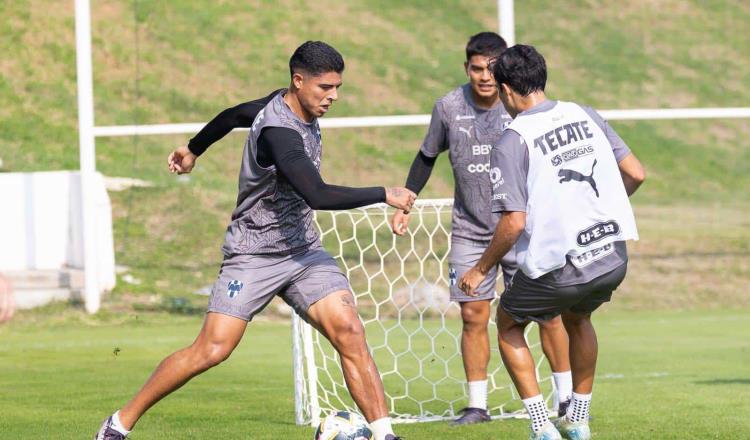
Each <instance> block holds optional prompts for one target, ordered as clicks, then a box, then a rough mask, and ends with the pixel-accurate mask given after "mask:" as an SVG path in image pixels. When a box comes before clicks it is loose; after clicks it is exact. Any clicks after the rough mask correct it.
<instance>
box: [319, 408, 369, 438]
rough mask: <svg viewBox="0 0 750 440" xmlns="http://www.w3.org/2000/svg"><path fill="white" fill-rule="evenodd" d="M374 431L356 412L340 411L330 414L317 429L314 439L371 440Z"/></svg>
mask: <svg viewBox="0 0 750 440" xmlns="http://www.w3.org/2000/svg"><path fill="white" fill-rule="evenodd" d="M371 439H372V431H370V427H369V426H368V425H367V422H366V421H365V419H364V418H363V417H362V416H360V415H359V414H356V413H351V412H347V411H338V412H334V413H331V414H329V415H328V416H327V417H326V418H325V419H323V421H322V422H320V426H318V429H317V430H316V431H315V435H314V436H313V440H371Z"/></svg>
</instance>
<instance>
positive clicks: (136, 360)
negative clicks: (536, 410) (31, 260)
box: [0, 302, 750, 440]
mask: <svg viewBox="0 0 750 440" xmlns="http://www.w3.org/2000/svg"><path fill="white" fill-rule="evenodd" d="M747 313H748V310H746V309H740V310H735V311H711V312H701V311H693V312H680V311H676V312H674V311H673V312H668V311H659V312H637V313H636V312H623V311H622V310H618V307H617V304H616V302H615V303H614V304H612V305H611V306H609V307H608V308H607V309H606V310H605V311H603V312H602V313H600V314H598V316H597V317H596V319H595V323H596V325H597V328H598V331H599V339H600V362H599V366H598V371H597V379H596V385H595V393H594V404H593V410H592V415H593V417H594V420H593V422H592V427H593V432H594V435H595V438H599V439H634V438H647V439H680V440H682V439H722V440H723V439H742V438H748V436H749V435H750V434H748V433H749V432H750V420H749V419H748V414H750V340H748V338H747V335H748V334H749V333H750V323H749V322H748V320H747ZM199 327H200V319H199V317H175V316H173V315H165V314H145V315H142V314H139V315H135V314H128V315H126V316H119V317H112V316H111V315H105V316H103V317H100V318H84V317H82V316H78V317H77V318H74V317H72V316H68V317H67V318H66V319H63V320H61V321H56V320H54V319H53V320H50V319H48V318H45V317H42V316H41V315H38V316H34V317H32V316H29V317H27V319H25V320H20V321H17V322H14V323H12V324H11V325H10V326H6V327H3V328H0V340H2V344H0V389H2V390H3V392H2V393H0V408H2V416H0V438H3V439H38V438H55V439H80V438H87V436H89V435H91V434H92V432H93V431H94V430H95V429H96V427H97V425H98V423H99V422H100V419H102V418H103V417H105V416H106V415H107V414H108V413H109V412H110V411H112V410H113V409H115V408H116V407H117V406H118V405H121V404H122V403H123V402H124V401H126V400H127V399H128V398H129V397H130V396H131V394H132V393H134V392H135V391H136V390H137V389H138V388H139V387H140V385H141V384H142V382H143V381H144V380H145V379H146V378H147V377H148V375H149V374H150V372H151V370H152V369H153V367H155V365H156V364H157V363H158V362H159V361H160V360H161V358H162V357H163V356H165V355H166V354H167V353H169V352H171V351H174V350H176V349H178V348H181V347H182V346H184V345H187V344H189V343H190V342H191V341H192V338H193V337H194V335H195V334H196V332H197V331H198V329H199ZM115 351H117V354H115ZM290 352H291V336H290V329H289V326H288V325H287V324H285V323H274V322H259V323H255V324H253V325H252V326H251V327H250V328H249V330H248V331H247V333H246V336H245V339H244V341H243V342H242V343H241V345H240V346H239V348H238V349H237V350H236V351H235V353H234V354H233V355H232V357H231V358H230V359H229V360H228V361H226V362H225V363H224V364H222V365H220V366H218V367H217V368H215V369H213V370H210V371H209V372H207V373H206V374H204V375H202V376H200V377H198V378H196V379H195V380H193V381H192V382H190V383H189V384H188V385H186V386H185V387H183V388H182V389H181V390H179V391H177V392H176V393H175V394H173V395H172V396H170V397H169V398H167V399H166V400H165V401H163V402H162V403H160V404H159V405H158V406H156V407H154V408H153V409H152V411H151V412H149V413H148V414H147V415H146V416H145V417H144V418H143V419H142V421H141V423H140V424H139V425H138V427H137V430H136V431H135V432H134V434H133V438H134V439H162V438H164V439H166V438H252V439H269V440H270V439H278V438H288V439H307V438H311V437H312V429H311V428H309V427H298V426H295V424H294V401H293V398H294V394H293V388H292V367H291V365H292V364H291V359H290V356H291V355H290ZM492 363H493V364H497V363H499V356H498V355H497V352H493V359H492ZM526 427H527V422H526V421H522V420H509V421H497V422H493V423H490V424H486V425H483V426H476V427H469V428H465V429H464V428H461V429H454V428H449V427H448V426H447V425H446V424H445V423H440V422H436V423H427V424H418V425H406V426H400V427H399V429H398V431H399V433H401V434H403V435H404V436H405V437H406V438H407V439H442V438H449V437H453V438H461V439H467V440H469V439H477V440H479V439H483V440H484V439H497V438H522V436H523V435H525V432H526V429H527V428H526Z"/></svg>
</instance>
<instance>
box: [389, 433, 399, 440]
mask: <svg viewBox="0 0 750 440" xmlns="http://www.w3.org/2000/svg"><path fill="white" fill-rule="evenodd" d="M385 440H403V439H402V438H401V437H396V436H395V435H393V434H388V435H386V436H385Z"/></svg>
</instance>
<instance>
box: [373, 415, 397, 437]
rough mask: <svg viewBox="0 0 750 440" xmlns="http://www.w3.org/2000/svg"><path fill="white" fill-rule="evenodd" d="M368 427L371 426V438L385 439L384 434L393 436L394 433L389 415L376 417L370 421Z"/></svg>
mask: <svg viewBox="0 0 750 440" xmlns="http://www.w3.org/2000/svg"><path fill="white" fill-rule="evenodd" d="M370 428H372V435H373V440H385V436H386V435H388V434H391V435H393V436H394V437H395V434H393V428H391V418H390V417H383V418H382V419H377V420H375V421H374V422H371V423H370Z"/></svg>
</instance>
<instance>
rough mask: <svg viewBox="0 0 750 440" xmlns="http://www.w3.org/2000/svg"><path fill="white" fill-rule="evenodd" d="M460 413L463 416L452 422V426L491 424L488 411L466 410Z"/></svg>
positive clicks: (479, 409) (478, 409)
mask: <svg viewBox="0 0 750 440" xmlns="http://www.w3.org/2000/svg"><path fill="white" fill-rule="evenodd" d="M459 413H463V415H462V416H461V417H459V418H457V419H456V420H454V421H452V422H451V426H460V425H473V424H474V423H485V422H489V421H490V420H491V419H490V414H489V411H487V410H486V409H481V408H464V409H462V410H461V411H459Z"/></svg>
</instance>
